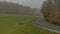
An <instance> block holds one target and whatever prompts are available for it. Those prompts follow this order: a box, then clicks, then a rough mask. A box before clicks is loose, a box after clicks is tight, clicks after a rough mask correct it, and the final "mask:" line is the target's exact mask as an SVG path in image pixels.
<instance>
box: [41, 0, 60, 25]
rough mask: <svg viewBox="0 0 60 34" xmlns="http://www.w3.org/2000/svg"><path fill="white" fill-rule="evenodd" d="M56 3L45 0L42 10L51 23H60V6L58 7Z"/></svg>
mask: <svg viewBox="0 0 60 34" xmlns="http://www.w3.org/2000/svg"><path fill="white" fill-rule="evenodd" d="M55 4H56V3H55V2H54V3H53V2H52V0H47V1H44V3H43V5H42V8H41V12H42V13H43V16H44V17H45V18H44V19H45V20H46V21H48V22H49V23H53V24H56V25H60V16H59V15H60V8H57V6H56V5H55Z"/></svg>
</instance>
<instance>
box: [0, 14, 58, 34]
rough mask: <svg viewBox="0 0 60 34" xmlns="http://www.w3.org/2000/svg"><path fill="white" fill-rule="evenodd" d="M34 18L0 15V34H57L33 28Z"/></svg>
mask: <svg viewBox="0 0 60 34" xmlns="http://www.w3.org/2000/svg"><path fill="white" fill-rule="evenodd" d="M34 19H36V17H35V16H23V15H0V34H58V33H54V32H50V31H47V30H44V29H42V28H40V27H37V26H34V25H33V24H31V23H32V21H33V20H34Z"/></svg>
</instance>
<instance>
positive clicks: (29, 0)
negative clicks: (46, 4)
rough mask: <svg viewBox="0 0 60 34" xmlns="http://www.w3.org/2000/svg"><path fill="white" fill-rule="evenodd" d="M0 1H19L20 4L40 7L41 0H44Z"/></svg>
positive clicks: (11, 0)
mask: <svg viewBox="0 0 60 34" xmlns="http://www.w3.org/2000/svg"><path fill="white" fill-rule="evenodd" d="M0 1H7V2H13V3H19V4H21V5H24V6H29V7H32V8H40V7H41V5H42V3H43V1H45V0H0Z"/></svg>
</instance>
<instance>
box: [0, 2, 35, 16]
mask: <svg viewBox="0 0 60 34" xmlns="http://www.w3.org/2000/svg"><path fill="white" fill-rule="evenodd" d="M34 11H35V10H34V9H33V8H30V7H27V6H23V5H20V4H17V3H12V2H6V1H3V2H0V14H27V15H32V14H34Z"/></svg>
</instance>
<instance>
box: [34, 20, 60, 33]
mask: <svg viewBox="0 0 60 34" xmlns="http://www.w3.org/2000/svg"><path fill="white" fill-rule="evenodd" d="M33 24H34V25H37V26H40V27H42V28H44V29H47V30H50V31H53V32H57V33H60V26H56V25H51V24H47V23H44V21H43V20H41V19H37V20H35V21H34V22H33Z"/></svg>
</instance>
